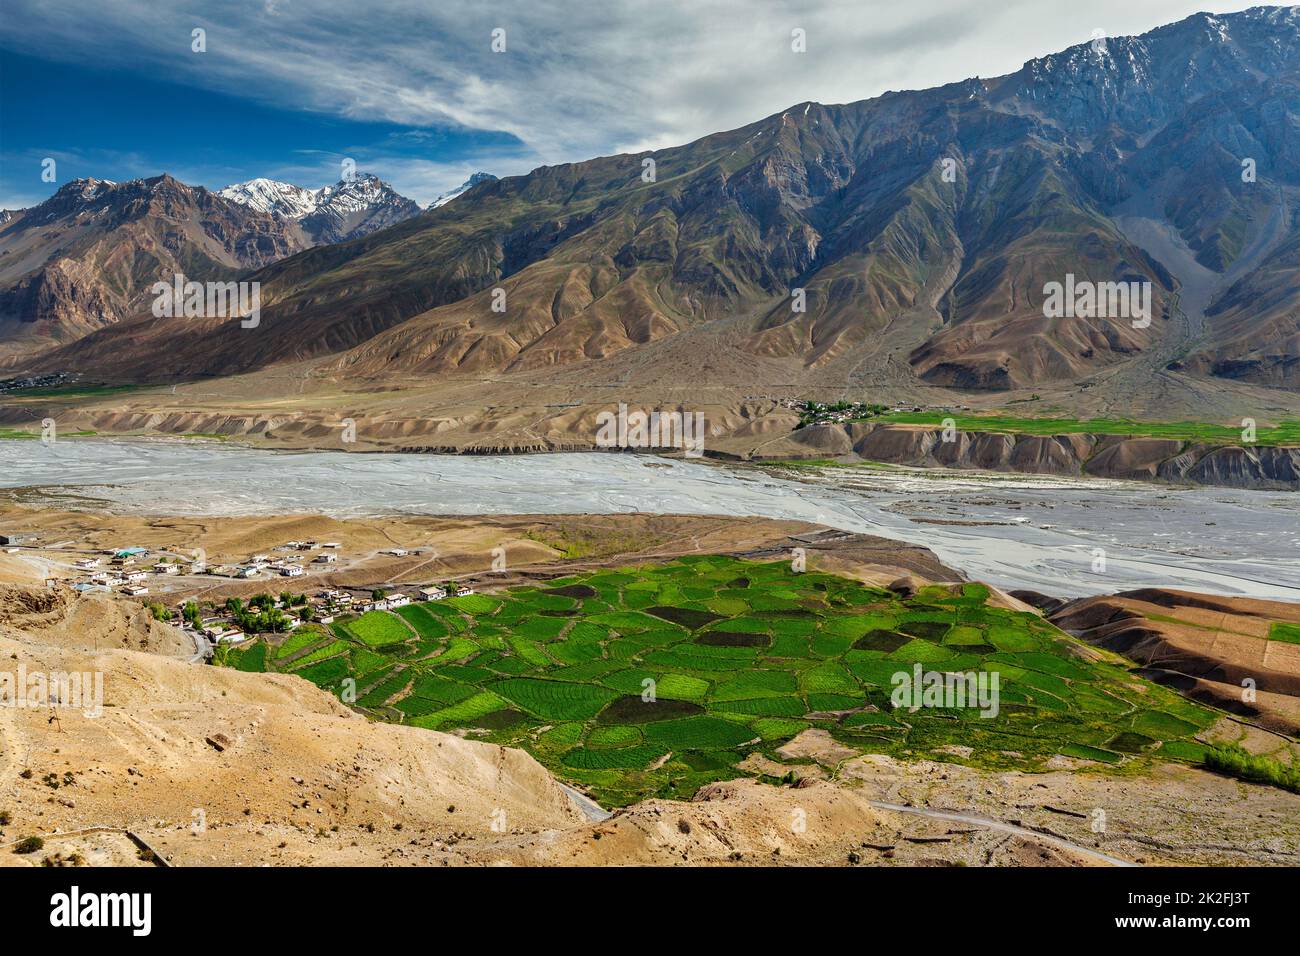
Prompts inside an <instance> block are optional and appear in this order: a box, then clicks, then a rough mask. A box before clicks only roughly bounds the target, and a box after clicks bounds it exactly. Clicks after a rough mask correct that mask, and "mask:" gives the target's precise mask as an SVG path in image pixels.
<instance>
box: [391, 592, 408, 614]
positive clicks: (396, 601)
mask: <svg viewBox="0 0 1300 956" xmlns="http://www.w3.org/2000/svg"><path fill="white" fill-rule="evenodd" d="M410 603H411V599H410V598H409V597H407V596H406V595H405V594H393V595H390V596H389V598H388V609H389V610H392V609H393V608H395V607H406V605H408V604H410Z"/></svg>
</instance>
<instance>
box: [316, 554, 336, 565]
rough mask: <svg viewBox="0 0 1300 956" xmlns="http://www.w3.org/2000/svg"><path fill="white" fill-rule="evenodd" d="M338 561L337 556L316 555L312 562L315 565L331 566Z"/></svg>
mask: <svg viewBox="0 0 1300 956" xmlns="http://www.w3.org/2000/svg"><path fill="white" fill-rule="evenodd" d="M338 559H339V556H338V555H337V554H318V555H316V557H315V558H313V560H314V561H315V562H316V563H317V564H333V563H334V562H335V561H337V560H338Z"/></svg>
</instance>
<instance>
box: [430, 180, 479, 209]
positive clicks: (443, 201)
mask: <svg viewBox="0 0 1300 956" xmlns="http://www.w3.org/2000/svg"><path fill="white" fill-rule="evenodd" d="M490 179H496V177H495V176H493V175H492V174H491V173H484V172H477V173H475V174H474V175H473V176H471V177H470V178H469V179H467V180H465V181H464V182H463V183H461V184H460V185H459V186H457V187H456V188H455V189H453V190H451V191H450V192H445V193H443V194H442V195H441V196H439V197H438V198H437V199H435V200H434V201H433V202H431V203H429V208H430V209H437V208H438V207H439V206H445V205H447V203H449V202H451V201H452V200H453V199H455V198H456V197H457V196H459V195H460V194H461V193H463V192H465V191H467V190H469V189H471V188H472V187H474V186H477V185H478V184H479V183H484V182H487V181H488V180H490Z"/></svg>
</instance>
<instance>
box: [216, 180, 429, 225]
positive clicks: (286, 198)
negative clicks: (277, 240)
mask: <svg viewBox="0 0 1300 956" xmlns="http://www.w3.org/2000/svg"><path fill="white" fill-rule="evenodd" d="M217 195H219V196H222V197H223V198H225V199H229V200H231V201H232V202H237V203H239V204H240V205H243V206H249V207H251V208H253V209H257V210H260V211H262V212H265V213H270V214H272V215H275V216H280V217H281V218H284V219H292V220H293V221H295V222H297V223H298V224H299V225H301V226H302V227H303V229H304V231H306V232H307V233H308V234H310V235H311V236H312V237H313V238H314V239H316V240H317V241H321V242H341V241H343V240H345V239H355V238H357V237H358V236H364V235H367V234H368V233H371V232H374V231H375V230H376V229H380V228H383V227H384V226H389V225H392V224H393V223H396V222H401V221H402V220H403V219H409V218H410V217H411V216H414V215H415V214H416V213H418V212H419V211H420V207H419V205H417V204H416V203H415V202H413V201H412V200H410V199H407V198H406V197H405V196H402V195H400V194H399V193H398V192H397V191H396V190H394V189H393V187H392V186H390V185H388V183H386V182H384V181H383V180H382V179H380V178H379V177H378V176H375V175H373V174H370V173H359V174H357V175H356V176H355V177H353V178H352V179H341V180H339V181H338V182H337V183H334V184H333V185H332V186H322V187H321V188H320V189H306V188H304V187H302V186H295V185H293V184H292V183H283V182H278V181H276V180H274V179H250V180H249V181H248V182H245V183H235V184H233V185H231V186H227V187H226V188H225V189H221V190H219V191H218V193H217Z"/></svg>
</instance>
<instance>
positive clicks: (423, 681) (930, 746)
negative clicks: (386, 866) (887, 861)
mask: <svg viewBox="0 0 1300 956" xmlns="http://www.w3.org/2000/svg"><path fill="white" fill-rule="evenodd" d="M987 598H988V591H987V589H986V588H984V587H983V586H982V585H978V584H967V585H962V586H959V587H953V588H945V587H930V588H925V589H923V590H922V591H920V592H919V593H918V594H917V595H915V596H914V597H912V598H909V599H902V598H900V597H899V596H897V595H895V594H893V593H890V592H888V591H883V590H879V589H875V588H870V587H867V586H865V585H862V584H860V583H857V582H855V581H851V580H847V579H845V578H840V577H835V576H833V575H829V574H821V573H806V574H795V573H793V572H792V571H791V569H790V567H789V565H788V564H785V563H770V564H768V563H755V562H747V561H741V560H737V559H734V558H728V557H716V556H704V557H690V558H683V559H681V560H678V561H674V562H671V563H666V564H660V565H651V566H643V567H632V568H624V569H620V570H618V571H597V572H592V573H585V574H581V575H575V576H572V577H568V578H563V579H560V580H556V581H552V582H550V583H548V584H547V585H545V586H542V587H519V588H514V589H511V590H509V591H506V592H503V593H500V594H497V595H473V596H472V597H469V598H459V599H452V600H446V601H441V602H437V603H434V604H424V605H412V606H410V607H406V608H402V609H401V610H400V611H399V612H398V613H397V614H389V613H387V612H370V613H368V614H365V615H362V616H361V617H359V618H352V619H347V620H343V621H341V622H338V623H336V624H335V625H334V627H333V628H332V629H331V633H327V632H325V631H324V630H316V631H313V632H312V633H311V636H310V639H308V636H307V634H305V633H302V632H300V633H298V634H294V635H292V636H291V637H289V638H287V639H273V640H272V641H271V643H270V644H268V645H263V644H262V643H261V642H260V641H259V642H256V643H253V644H251V645H249V646H248V647H247V648H246V649H244V650H243V651H240V652H235V653H233V654H231V655H230V660H229V661H228V663H231V664H233V665H234V666H237V667H240V668H242V669H246V670H288V671H290V672H292V673H297V674H300V675H302V676H303V677H306V678H307V679H309V680H312V681H314V682H315V683H317V684H319V685H320V686H322V687H324V688H326V689H328V690H330V691H331V692H333V693H335V694H344V692H345V691H347V690H354V691H355V693H356V698H355V706H356V707H358V708H359V709H361V710H363V711H365V712H366V713H368V714H370V715H371V716H373V717H375V718H377V719H381V720H387V721H392V722H402V723H410V724H412V725H414V726H418V727H426V728H434V729H438V730H462V731H464V732H467V733H468V734H470V735H471V736H473V737H476V738H478V739H484V740H489V741H493V742H496V743H502V744H509V745H514V746H519V747H522V748H524V749H526V750H528V751H529V752H531V753H532V754H534V755H535V756H536V757H537V758H538V759H539V760H540V761H542V763H544V764H546V765H547V766H548V767H550V768H551V769H552V770H553V771H554V772H555V773H556V774H558V775H559V776H561V777H563V778H566V779H568V780H570V781H572V782H574V783H576V784H579V785H582V786H584V787H586V788H587V789H589V790H590V791H591V792H592V793H593V794H594V795H595V796H597V798H598V799H600V800H601V801H602V802H603V803H605V804H606V805H609V806H618V805H624V804H627V803H630V802H632V801H635V800H638V799H641V798H644V797H648V796H671V797H678V798H681V797H688V796H690V795H691V794H692V793H694V791H695V790H696V789H698V788H699V787H700V786H701V785H703V784H705V783H708V782H710V781H714V780H719V779H726V778H729V777H734V776H738V775H740V774H741V773H742V771H740V770H738V769H737V764H739V763H740V762H741V761H743V760H744V759H745V757H746V756H748V755H749V754H750V753H754V752H759V753H762V754H764V755H766V756H768V757H770V758H772V759H778V760H779V759H780V758H779V757H778V756H777V755H776V754H775V750H776V748H778V747H780V746H781V745H782V744H784V743H786V742H787V741H789V740H790V739H791V738H792V737H794V736H795V735H796V734H798V733H800V732H801V731H803V730H805V729H807V728H809V727H820V728H824V729H826V730H827V731H829V732H830V733H831V734H832V736H833V737H834V738H835V739H836V740H837V741H839V742H840V743H842V744H844V745H846V746H848V747H851V748H853V749H854V750H857V751H859V752H862V753H886V754H892V755H895V756H899V757H927V758H931V759H938V760H949V761H956V760H959V761H961V762H964V763H969V764H972V765H975V766H981V767H988V768H1017V769H1023V770H1035V769H1041V768H1042V767H1043V765H1044V763H1045V761H1047V760H1048V759H1049V758H1050V757H1052V756H1053V755H1055V754H1066V755H1070V756H1074V757H1079V758H1082V759H1087V760H1092V761H1096V762H1097V763H1098V764H1100V765H1103V766H1104V765H1112V766H1131V765H1140V764H1141V763H1142V762H1143V761H1146V760H1148V759H1149V758H1151V757H1153V756H1156V757H1160V758H1163V759H1172V760H1181V761H1187V762H1199V761H1200V760H1201V759H1202V758H1203V757H1204V754H1205V747H1204V746H1203V745H1202V744H1200V743H1198V742H1197V741H1196V740H1195V738H1196V737H1197V735H1199V734H1201V733H1202V732H1203V731H1204V730H1205V729H1206V728H1208V727H1209V726H1210V725H1211V724H1212V723H1213V722H1214V721H1215V719H1216V716H1217V715H1216V714H1215V713H1214V712H1212V711H1210V710H1207V709H1205V708H1203V707H1201V706H1199V705H1196V704H1193V703H1191V702H1189V701H1187V700H1185V699H1183V698H1182V697H1180V696H1178V695H1177V694H1176V693H1174V692H1173V691H1170V690H1167V689H1165V688H1163V687H1159V686H1157V685H1154V684H1151V683H1149V682H1147V681H1145V680H1143V679H1142V678H1140V677H1138V676H1136V675H1135V674H1133V673H1132V672H1131V671H1130V669H1129V666H1128V665H1127V664H1126V663H1125V662H1124V661H1123V660H1122V659H1121V658H1119V657H1115V656H1112V655H1109V654H1105V653H1103V652H1098V651H1095V650H1093V649H1091V648H1089V649H1086V650H1085V649H1084V648H1083V646H1082V645H1080V644H1078V643H1077V642H1076V641H1074V640H1073V639H1072V638H1070V637H1068V636H1067V635H1065V634H1063V633H1062V632H1060V631H1058V630H1056V629H1055V628H1054V627H1052V626H1051V625H1050V624H1048V623H1046V622H1045V621H1043V620H1042V619H1041V618H1039V617H1038V616H1036V615H1033V614H1027V613H1020V612H1015V611H1009V610H1004V609H1001V608H998V607H994V606H992V605H990V604H989V603H988V601H987ZM276 640H283V642H284V643H283V645H282V646H281V647H277V646H276ZM289 647H292V651H291V652H290V653H292V654H293V655H297V656H295V657H294V658H293V659H292V660H289V656H290V654H289V653H286V652H285V649H286V648H289ZM1098 657H1100V660H1095V659H1094V658H1098ZM918 662H919V663H920V664H921V665H922V667H923V668H924V669H926V670H932V671H940V672H944V671H947V672H980V671H985V672H989V673H993V672H997V673H998V675H999V677H1000V680H1001V694H1000V712H999V713H998V715H997V716H996V717H993V718H985V717H981V716H980V714H979V711H978V710H977V709H974V708H951V709H943V708H938V707H923V708H921V709H919V710H916V711H911V710H907V709H897V710H896V709H895V708H894V707H893V706H892V704H891V700H890V697H891V692H892V690H893V684H892V681H893V678H894V675H895V674H897V673H899V672H900V671H910V670H911V668H912V666H913V664H914V663H918ZM349 678H350V679H351V680H349ZM345 699H348V698H347V697H346V696H345ZM953 745H958V746H966V747H971V748H973V752H972V753H971V755H970V756H969V757H968V758H961V757H958V756H955V755H954V754H955V753H956V751H954V750H952V749H950V748H951V747H952V746H953Z"/></svg>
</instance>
